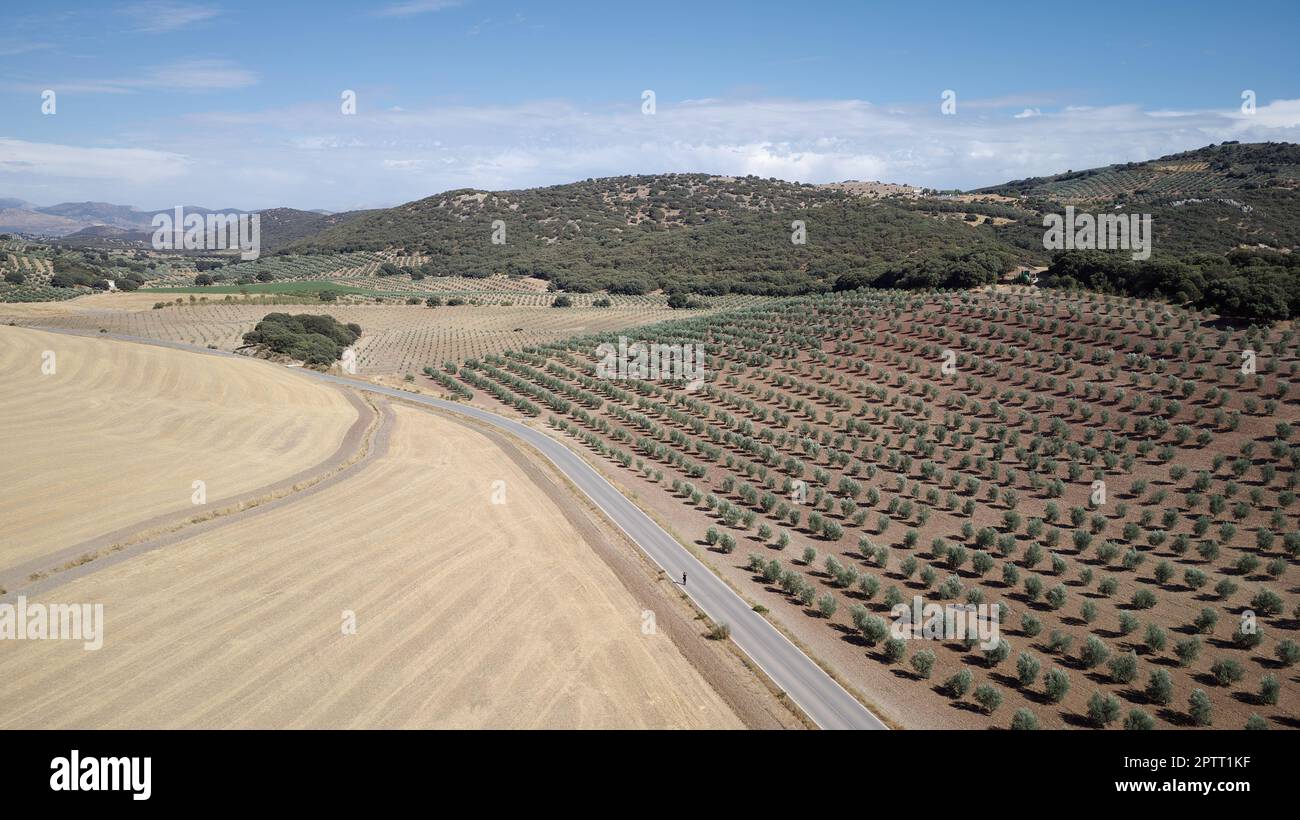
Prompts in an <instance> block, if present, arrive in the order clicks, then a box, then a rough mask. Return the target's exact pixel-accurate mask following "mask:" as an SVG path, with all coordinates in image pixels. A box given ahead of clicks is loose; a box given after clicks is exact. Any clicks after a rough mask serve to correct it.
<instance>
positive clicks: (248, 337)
mask: <svg viewBox="0 0 1300 820" xmlns="http://www.w3.org/2000/svg"><path fill="white" fill-rule="evenodd" d="M359 336H361V327H360V325H356V324H346V325H345V324H342V323H340V322H339V321H338V320H336V319H335V318H334V317H333V316H326V315H313V314H308V313H299V314H297V315H292V316H291V315H289V314H288V313H268V314H267V315H266V316H265V317H263V318H262V321H260V322H258V323H257V326H256V327H254V328H253V329H252V330H251V331H249V332H248V333H245V334H244V344H245V345H252V346H257V347H261V348H264V349H266V350H269V351H272V352H274V353H280V354H282V355H285V356H289V357H290V358H294V359H299V360H301V361H303V362H306V363H307V364H314V365H328V364H331V363H333V362H334V361H336V360H337V359H338V358H339V356H341V355H343V350H344V349H345V348H347V347H348V346H349V345H351V344H352V343H353V342H355V341H356V340H357V338H358V337H359Z"/></svg>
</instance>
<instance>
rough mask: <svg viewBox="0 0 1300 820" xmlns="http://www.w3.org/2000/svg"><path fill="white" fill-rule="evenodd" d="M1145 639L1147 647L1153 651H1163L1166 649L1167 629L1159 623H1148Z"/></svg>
mask: <svg viewBox="0 0 1300 820" xmlns="http://www.w3.org/2000/svg"><path fill="white" fill-rule="evenodd" d="M1144 641H1145V643H1146V645H1147V648H1148V649H1150V650H1151V651H1152V652H1163V651H1164V649H1165V630H1164V628H1163V627H1161V626H1160V625H1159V624H1154V623H1152V624H1147V629H1146V635H1145V636H1144Z"/></svg>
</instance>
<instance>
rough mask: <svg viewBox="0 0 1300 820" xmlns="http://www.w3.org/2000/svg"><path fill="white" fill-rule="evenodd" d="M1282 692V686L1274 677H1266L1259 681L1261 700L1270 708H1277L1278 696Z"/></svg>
mask: <svg viewBox="0 0 1300 820" xmlns="http://www.w3.org/2000/svg"><path fill="white" fill-rule="evenodd" d="M1281 691H1282V685H1281V684H1280V683H1278V680H1277V678H1275V677H1274V676H1272V675H1265V676H1264V677H1263V678H1261V679H1260V681H1259V699H1260V700H1261V701H1263V702H1264V703H1266V704H1268V705H1269V706H1277V701H1278V695H1279V694H1280V693H1281Z"/></svg>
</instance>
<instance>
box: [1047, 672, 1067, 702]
mask: <svg viewBox="0 0 1300 820" xmlns="http://www.w3.org/2000/svg"><path fill="white" fill-rule="evenodd" d="M1043 691H1044V693H1046V695H1047V699H1048V700H1050V701H1051V702H1052V703H1060V702H1061V701H1062V700H1064V699H1065V696H1066V695H1067V694H1068V693H1069V691H1070V676H1069V674H1068V673H1066V671H1065V670H1064V669H1056V668H1054V669H1052V670H1051V671H1049V672H1048V673H1047V677H1045V678H1043Z"/></svg>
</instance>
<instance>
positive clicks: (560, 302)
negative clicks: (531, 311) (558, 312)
mask: <svg viewBox="0 0 1300 820" xmlns="http://www.w3.org/2000/svg"><path fill="white" fill-rule="evenodd" d="M551 307H555V308H566V307H573V300H572V299H570V298H569V296H568V294H564V293H561V294H560V295H559V296H556V297H555V298H554V299H553V300H551Z"/></svg>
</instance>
